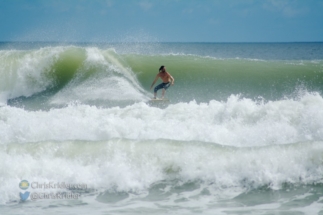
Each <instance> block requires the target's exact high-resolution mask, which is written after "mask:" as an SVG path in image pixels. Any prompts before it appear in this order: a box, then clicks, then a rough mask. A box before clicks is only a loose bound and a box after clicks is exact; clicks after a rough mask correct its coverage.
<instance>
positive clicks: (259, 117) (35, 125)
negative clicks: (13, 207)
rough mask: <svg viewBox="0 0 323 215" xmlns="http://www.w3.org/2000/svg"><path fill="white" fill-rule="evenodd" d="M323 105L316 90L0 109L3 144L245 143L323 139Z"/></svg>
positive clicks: (246, 144)
mask: <svg viewBox="0 0 323 215" xmlns="http://www.w3.org/2000/svg"><path fill="white" fill-rule="evenodd" d="M322 106H323V99H322V97H321V96H320V95H318V94H306V95H304V96H303V97H301V98H300V99H299V100H293V99H289V100H281V101H269V102H267V103H258V102H255V101H253V100H251V99H245V98H239V96H231V97H230V98H228V100H227V101H224V102H220V101H215V100H213V101H210V102H209V103H200V104H198V103H196V102H194V101H193V102H190V103H177V104H172V105H169V106H168V107H166V108H164V109H160V108H157V107H152V106H149V105H148V104H146V103H144V102H139V103H136V104H133V105H129V106H126V107H124V108H120V107H113V108H99V107H96V106H89V105H77V104H76V105H69V106H67V107H65V108H60V109H51V110H49V111H27V110H24V109H20V108H15V107H10V106H6V107H2V108H1V109H0V119H1V122H2V123H1V124H0V142H1V143H2V144H3V143H10V142H38V141H45V140H56V141H66V140H105V139H110V138H126V139H139V140H147V139H160V138H161V139H164V138H166V139H173V140H183V141H203V142H213V143H219V144H223V145H232V146H240V147H245V146H262V145H273V144H286V143H295V142H304V141H315V140H321V139H323V126H322V121H323V111H322V108H321V107H322Z"/></svg>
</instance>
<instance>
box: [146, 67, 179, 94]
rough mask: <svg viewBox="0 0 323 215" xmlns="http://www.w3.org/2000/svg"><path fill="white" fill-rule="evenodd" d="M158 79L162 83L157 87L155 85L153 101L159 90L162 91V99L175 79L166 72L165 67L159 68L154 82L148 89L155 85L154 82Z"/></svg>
mask: <svg viewBox="0 0 323 215" xmlns="http://www.w3.org/2000/svg"><path fill="white" fill-rule="evenodd" d="M158 78H161V79H162V80H163V83H161V84H159V85H157V86H156V87H155V89H154V99H156V96H157V91H158V90H160V89H163V93H162V98H164V95H165V91H166V89H167V88H168V87H169V86H170V85H173V84H174V81H175V79H174V78H173V77H172V76H171V75H170V74H169V73H168V72H166V67H165V66H161V67H160V68H159V73H158V74H157V75H156V78H155V80H154V82H153V83H152V85H151V87H150V89H151V88H153V86H154V84H155V83H156V81H157V80H158Z"/></svg>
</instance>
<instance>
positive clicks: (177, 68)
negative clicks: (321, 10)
mask: <svg viewBox="0 0 323 215" xmlns="http://www.w3.org/2000/svg"><path fill="white" fill-rule="evenodd" d="M161 65H165V66H166V70H167V71H168V72H169V73H170V74H171V75H172V76H173V77H174V78H175V84H174V85H173V86H171V87H170V88H169V89H168V90H167V92H166V98H168V99H169V101H165V102H151V101H150V99H151V98H152V97H153V91H152V90H150V85H151V83H152V82H153V80H154V78H155V76H156V75H157V73H158V69H159V67H160V66H161ZM159 82H160V81H159ZM159 82H158V83H159ZM158 83H157V84H158ZM155 86H156V85H155ZM160 96H161V92H160V91H159V92H158V97H160ZM0 161H1V162H0V165H1V168H0V214H11V215H16V214H17V215H18V214H33V215H34V214H55V215H57V214H91V215H92V214H93V215H96V214H212V215H214V214H221V215H222V214H223V215H229V214H266V215H269V214H281V215H289V214H290V215H291V214H293V215H295V214H296V215H298V214H320V215H323V43H98V44H95V43H69V44H64V43H38V42H34V43H32V42H29V43H27V42H26V43H18V42H16V43H4V42H3V43H0Z"/></svg>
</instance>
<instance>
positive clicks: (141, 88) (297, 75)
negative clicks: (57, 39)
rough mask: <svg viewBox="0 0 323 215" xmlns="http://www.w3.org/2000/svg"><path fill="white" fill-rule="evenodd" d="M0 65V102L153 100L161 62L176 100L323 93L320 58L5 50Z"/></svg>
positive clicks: (70, 49) (86, 49) (74, 49)
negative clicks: (259, 57) (279, 58)
mask: <svg viewBox="0 0 323 215" xmlns="http://www.w3.org/2000/svg"><path fill="white" fill-rule="evenodd" d="M0 64H1V65H2V68H1V69H0V74H1V76H2V80H1V81H0V82H1V83H0V93H1V98H2V100H8V102H9V104H20V105H26V104H32V105H34V106H37V105H39V104H46V105H47V106H48V107H50V106H51V105H57V104H58V105H64V104H67V103H70V102H81V103H85V104H100V105H105V106H106V105H108V106H111V105H112V106H120V105H124V104H131V103H133V102H136V101H146V100H147V99H149V97H152V96H153V95H152V93H153V91H152V90H150V86H151V83H152V81H153V80H154V78H155V76H156V75H157V73H158V69H159V67H160V66H161V65H165V66H166V69H167V71H168V72H169V73H170V74H171V75H172V76H173V77H174V78H175V85H174V86H172V87H170V88H169V89H168V90H167V93H166V97H167V98H169V99H170V100H171V101H172V102H173V103H177V102H189V101H193V100H195V101H197V102H209V101H211V100H226V99H227V98H228V97H230V96H231V95H240V96H241V97H245V98H251V99H256V100H257V99H259V98H262V99H265V100H279V99H282V98H284V97H289V98H290V97H292V98H294V97H297V96H298V95H299V93H302V92H318V93H322V92H323V87H322V86H323V62H322V61H321V60H316V61H310V60H307V61H304V60H302V61H300V60H281V61H278V60H251V59H218V58H212V57H205V56H197V55H185V54H158V55H153V54H127V53H121V54H118V53H117V52H116V51H114V50H113V49H99V48H96V47H76V46H59V47H46V48H41V49H37V50H27V51H17V50H16V51H15V50H14V51H12V50H3V51H1V52H0ZM159 82H160V80H159ZM159 82H157V83H156V85H157V84H158V83H159ZM156 85H155V86H156ZM158 96H160V92H159V94H158Z"/></svg>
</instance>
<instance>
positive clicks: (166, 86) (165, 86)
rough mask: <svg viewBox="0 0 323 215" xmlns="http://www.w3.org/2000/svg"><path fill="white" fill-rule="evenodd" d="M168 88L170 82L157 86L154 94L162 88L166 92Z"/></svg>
mask: <svg viewBox="0 0 323 215" xmlns="http://www.w3.org/2000/svg"><path fill="white" fill-rule="evenodd" d="M169 86H170V82H167V83H161V84H159V85H158V86H156V87H155V89H154V92H155V93H156V92H157V91H158V90H160V89H162V88H164V89H165V90H167V88H168V87H169Z"/></svg>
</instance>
